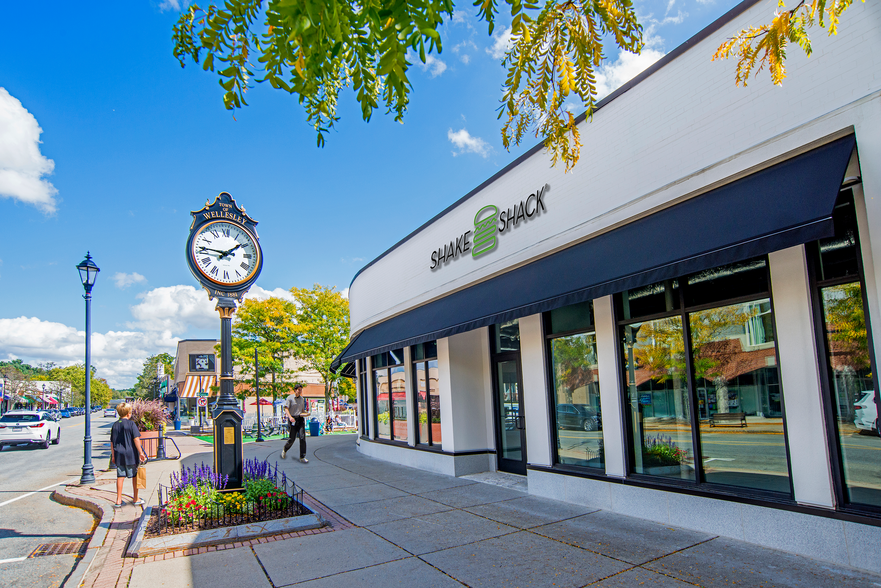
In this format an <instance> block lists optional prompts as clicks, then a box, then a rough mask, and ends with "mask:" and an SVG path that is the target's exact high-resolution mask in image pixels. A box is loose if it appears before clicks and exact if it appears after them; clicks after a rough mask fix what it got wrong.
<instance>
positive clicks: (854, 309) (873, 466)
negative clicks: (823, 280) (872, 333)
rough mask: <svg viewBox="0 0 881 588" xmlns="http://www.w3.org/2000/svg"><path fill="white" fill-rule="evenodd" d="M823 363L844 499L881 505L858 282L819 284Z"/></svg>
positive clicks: (873, 399) (880, 451)
mask: <svg viewBox="0 0 881 588" xmlns="http://www.w3.org/2000/svg"><path fill="white" fill-rule="evenodd" d="M821 293H822V303H823V318H824V327H825V335H826V348H827V353H826V356H827V367H828V369H829V372H830V375H831V380H832V397H833V410H835V413H836V414H835V416H836V421H837V428H838V444H839V451H840V455H841V462H842V469H843V470H844V486H845V487H844V490H845V494H846V498H847V501H848V502H852V503H857V504H865V505H871V506H877V507H881V438H879V437H878V398H877V395H876V393H875V389H874V388H875V386H874V384H873V381H872V367H871V366H872V364H871V361H870V357H869V341H868V331H867V329H866V318H865V314H864V312H863V296H862V288H861V286H860V283H859V282H851V283H849V284H841V285H837V286H829V287H826V288H823V289H822V290H821Z"/></svg>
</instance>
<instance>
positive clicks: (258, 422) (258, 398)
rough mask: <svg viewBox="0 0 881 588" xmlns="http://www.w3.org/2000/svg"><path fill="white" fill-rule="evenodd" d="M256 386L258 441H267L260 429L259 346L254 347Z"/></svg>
mask: <svg viewBox="0 0 881 588" xmlns="http://www.w3.org/2000/svg"><path fill="white" fill-rule="evenodd" d="M254 388H255V389H256V390H257V439H256V441H257V442H258V443H261V442H263V441H265V439H263V433H262V432H261V430H260V360H259V359H258V358H257V347H256V346H255V347H254Z"/></svg>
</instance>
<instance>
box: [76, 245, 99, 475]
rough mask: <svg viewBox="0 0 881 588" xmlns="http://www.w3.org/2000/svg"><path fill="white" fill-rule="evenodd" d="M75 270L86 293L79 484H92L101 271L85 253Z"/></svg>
mask: <svg viewBox="0 0 881 588" xmlns="http://www.w3.org/2000/svg"><path fill="white" fill-rule="evenodd" d="M76 269H78V270H79V272H80V280H81V281H82V283H83V289H84V290H85V291H86V293H85V294H84V295H83V298H85V299H86V437H85V439H83V475H82V476H81V477H80V484H93V483H94V482H95V470H94V468H92V394H91V392H92V386H91V380H92V341H91V339H92V286H94V285H95V278H97V277H98V272H100V271H101V270H100V269H99V268H98V266H97V265H95V262H94V261H92V256H91V255H89V253H88V252H86V258H85V259H84V260H82V261H81V262H80V264H79V265H78V266H76Z"/></svg>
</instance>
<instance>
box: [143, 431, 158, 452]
mask: <svg viewBox="0 0 881 588" xmlns="http://www.w3.org/2000/svg"><path fill="white" fill-rule="evenodd" d="M141 448H142V449H143V450H144V453H145V454H146V455H147V458H148V459H149V458H154V457H156V450H157V449H159V431H141Z"/></svg>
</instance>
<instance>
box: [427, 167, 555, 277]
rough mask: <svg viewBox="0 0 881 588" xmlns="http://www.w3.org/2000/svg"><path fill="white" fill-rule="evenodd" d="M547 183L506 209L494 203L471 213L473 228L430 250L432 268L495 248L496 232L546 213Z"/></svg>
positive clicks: (498, 233) (502, 231)
mask: <svg viewBox="0 0 881 588" xmlns="http://www.w3.org/2000/svg"><path fill="white" fill-rule="evenodd" d="M549 190H550V186H549V185H547V184H545V185H544V186H542V187H541V188H539V189H538V190H536V191H535V192H533V193H532V194H530V195H529V196H527V197H526V198H524V199H523V200H521V201H520V203H519V204H515V205H514V206H513V207H511V208H508V209H507V210H502V211H501V214H500V213H499V208H498V207H497V206H495V205H493V204H490V205H488V206H484V207H483V208H481V209H480V210H478V211H477V214H475V215H474V228H473V229H469V230H467V231H465V232H464V233H462V234H461V235H459V236H458V237H456V238H455V239H453V240H451V241H450V242H449V243H448V244H444V246H443V247H438V248H437V250H435V251H432V252H431V265H430V266H429V267H430V268H431V269H437V268H439V267H440V266H441V265H443V264H445V263H449V262H450V261H452V260H453V259H456V258H458V257H459V256H460V255H465V254H466V253H471V257H478V256H480V255H483V254H484V253H487V252H488V251H492V250H493V249H495V247H496V244H497V243H498V239H499V235H501V234H502V233H504V232H506V231H508V229H510V228H512V227H516V226H517V225H518V224H520V223H521V222H524V223H525V222H527V221H528V220H529V219H532V218H534V217H536V216H539V215H540V214H541V213H543V212H547V209H546V208H545V203H544V197H545V193H546V192H548V191H549Z"/></svg>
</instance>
